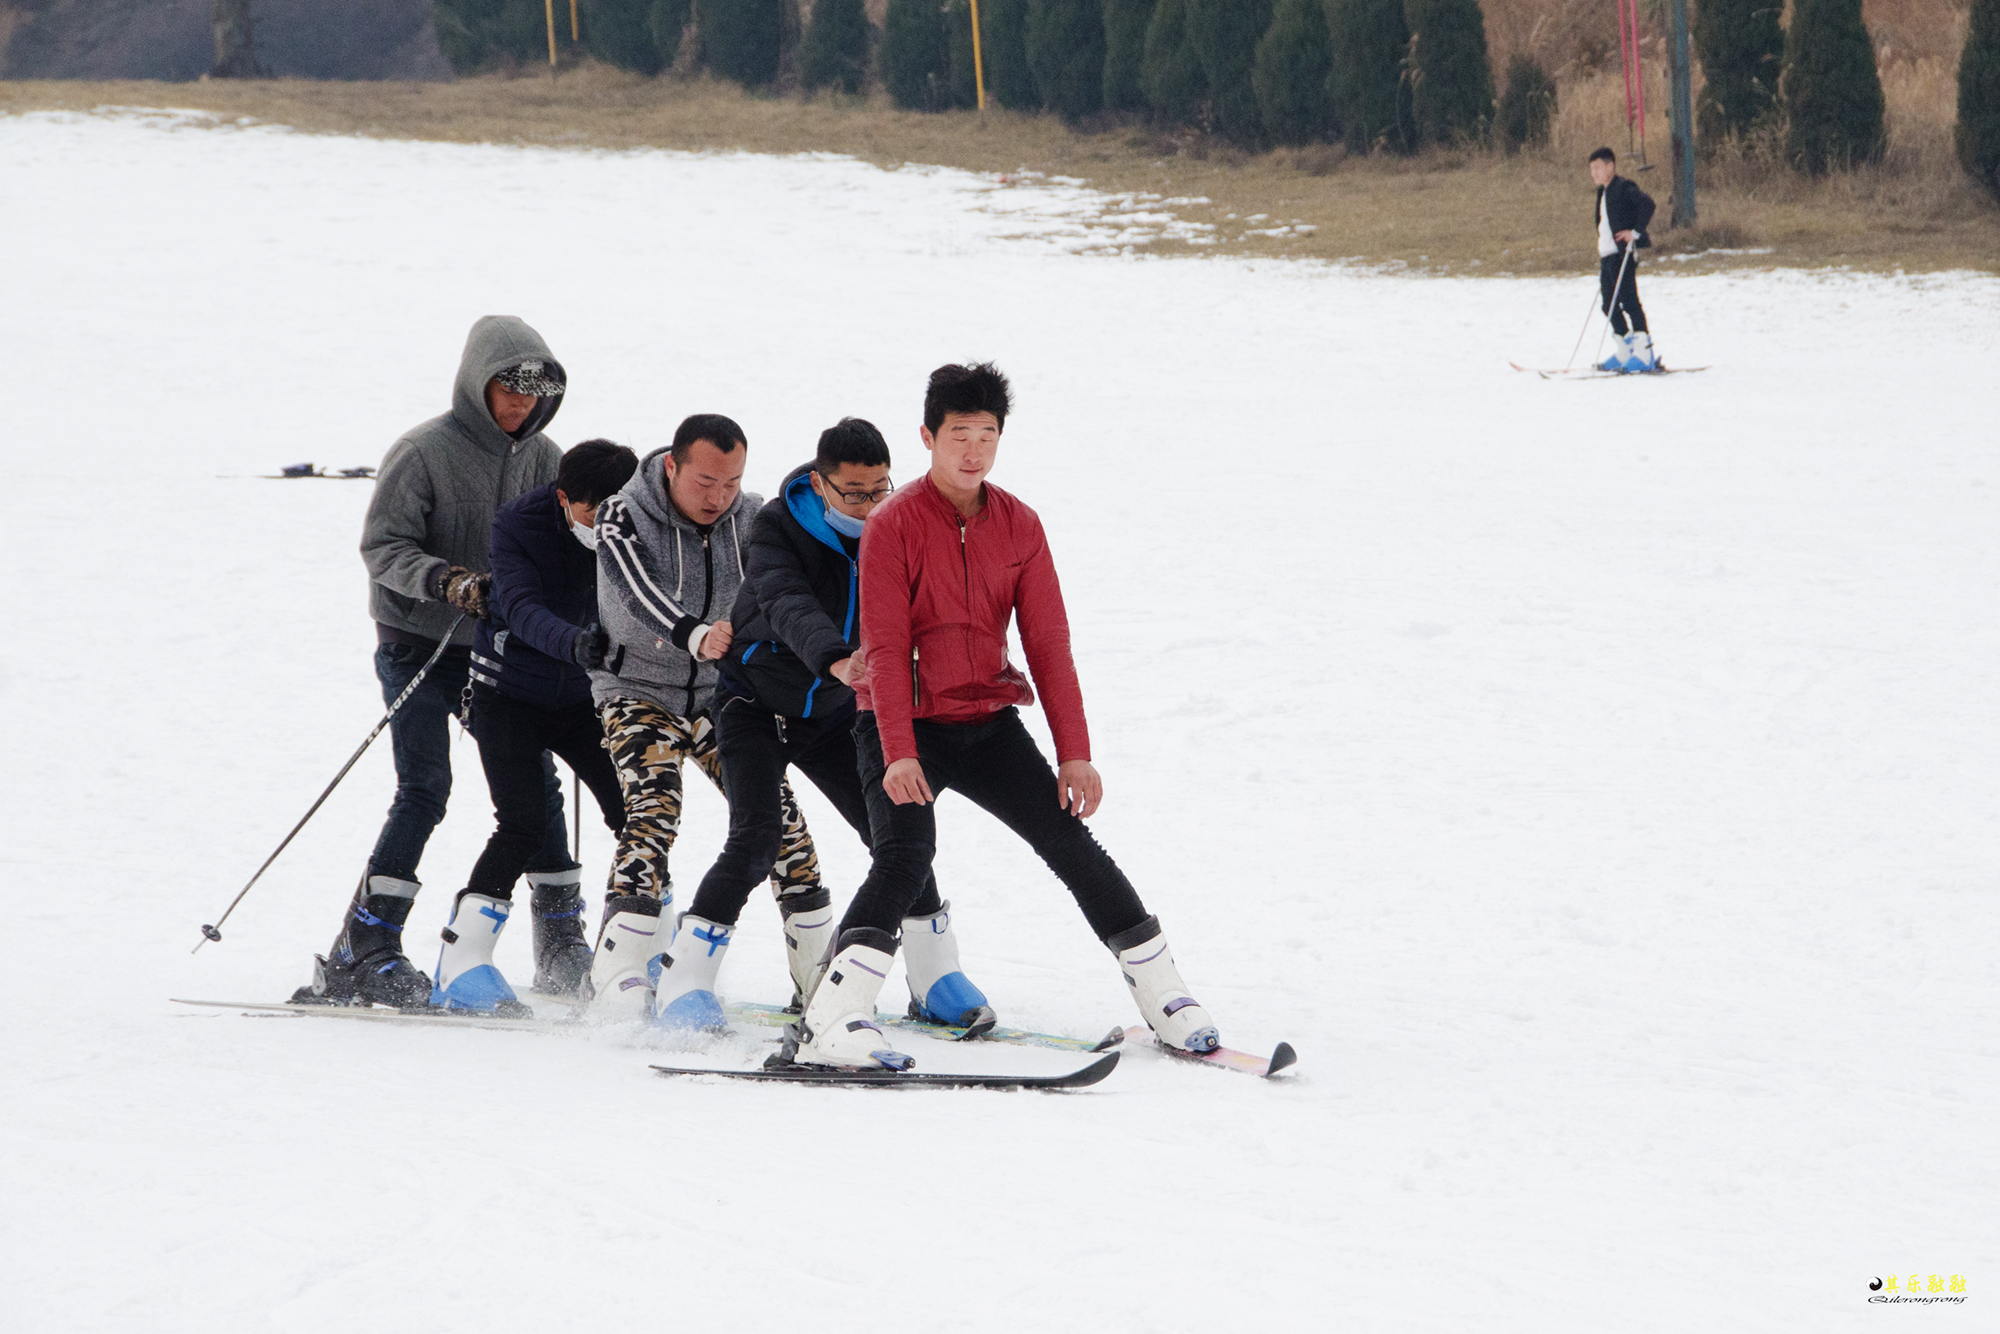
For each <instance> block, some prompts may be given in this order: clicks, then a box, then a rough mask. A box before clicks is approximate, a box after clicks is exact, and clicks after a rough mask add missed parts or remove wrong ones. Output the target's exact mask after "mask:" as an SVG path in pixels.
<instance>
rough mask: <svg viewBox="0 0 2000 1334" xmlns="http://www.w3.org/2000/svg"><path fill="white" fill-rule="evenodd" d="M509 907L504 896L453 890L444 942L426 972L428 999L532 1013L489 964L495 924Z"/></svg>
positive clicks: (449, 1005) (480, 1009)
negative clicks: (428, 976)
mask: <svg viewBox="0 0 2000 1334" xmlns="http://www.w3.org/2000/svg"><path fill="white" fill-rule="evenodd" d="M513 911H514V905H513V904H512V903H511V902H509V901H508V900H506V899H497V898H494V897H493V896H492V895H490V894H475V893H473V892H472V891H471V890H469V889H467V890H461V891H459V895H458V900H457V901H456V902H455V903H453V904H452V907H451V921H450V923H449V924H447V925H446V927H445V929H444V933H443V935H444V944H443V945H442V946H440V947H439V948H438V961H437V968H436V969H434V970H433V971H432V973H431V1004H433V1005H441V1006H443V1007H444V1008H445V1009H447V1010H471V1011H473V1012H475V1013H478V1014H513V1015H527V1014H530V1013H532V1011H530V1010H529V1009H528V1007H527V1006H525V1005H523V1004H521V1001H520V998H519V997H517V996H516V995H515V994H514V988H513V987H511V986H509V985H507V979H506V978H505V977H502V976H501V975H500V970H499V969H498V968H496V967H494V966H493V947H494V946H495V945H497V944H499V943H500V930H501V928H502V927H504V926H506V925H507V916H508V914H509V913H511V912H513Z"/></svg>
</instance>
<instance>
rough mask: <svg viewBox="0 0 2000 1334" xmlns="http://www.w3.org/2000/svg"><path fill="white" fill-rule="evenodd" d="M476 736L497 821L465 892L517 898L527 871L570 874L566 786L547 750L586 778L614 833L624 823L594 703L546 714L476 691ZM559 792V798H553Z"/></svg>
mask: <svg viewBox="0 0 2000 1334" xmlns="http://www.w3.org/2000/svg"><path fill="white" fill-rule="evenodd" d="M472 735H473V737H474V738H475V739H476V740H477V741H478V742H479V763H480V766H481V767H482V768H484V769H485V770H486V787H487V790H488V791H489V792H491V793H492V795H493V815H494V818H495V819H496V820H497V821H498V824H497V825H496V827H495V828H494V830H493V836H492V837H491V838H489V839H487V840H486V849H485V851H483V852H481V853H480V854H479V860H478V861H477V862H475V863H474V864H473V867H472V875H471V877H470V878H469V879H468V880H467V881H466V888H468V889H470V890H472V891H474V892H475V893H479V894H491V895H492V896H494V897H495V898H502V899H505V898H511V897H512V896H513V893H514V882H515V881H516V880H518V879H520V878H521V872H523V871H567V870H572V869H574V868H575V866H576V861H575V859H573V858H572V857H571V856H570V855H569V831H568V830H567V829H565V828H564V827H563V808H562V796H561V793H562V784H561V783H560V782H559V781H557V779H556V776H555V765H554V764H553V763H552V762H551V761H550V759H549V753H550V752H551V751H553V752H554V753H555V754H557V755H560V756H562V758H563V762H564V763H565V764H567V765H569V767H570V768H571V769H573V770H575V772H576V776H577V777H578V778H580V779H582V780H583V785H584V786H585V787H587V788H589V789H590V795H591V796H593V797H595V798H597V806H598V809H599V810H601V811H602V812H603V813H604V823H605V825H606V826H607V827H608V828H609V829H610V830H611V832H612V833H614V834H615V833H617V832H618V831H619V830H620V829H621V828H623V827H624V824H625V799H624V797H623V795H622V794H621V793H620V792H619V789H618V771H617V770H616V769H614V768H613V767H612V764H611V756H610V754H609V753H607V752H606V751H605V749H604V728H603V726H602V725H601V724H600V723H599V722H598V721H597V710H596V709H595V708H593V707H592V706H591V703H590V701H589V700H584V701H583V702H582V703H580V704H574V705H571V706H570V707H569V708H566V709H541V708H537V707H535V706H534V705H532V704H524V703H522V702H521V701H520V700H518V699H513V698H511V697H509V696H507V695H503V694H501V693H500V692H499V691H497V690H493V689H490V688H488V687H486V686H474V687H473V690H472ZM551 787H553V788H554V791H555V794H556V795H555V796H554V797H553V798H551V797H550V795H549V793H550V789H551Z"/></svg>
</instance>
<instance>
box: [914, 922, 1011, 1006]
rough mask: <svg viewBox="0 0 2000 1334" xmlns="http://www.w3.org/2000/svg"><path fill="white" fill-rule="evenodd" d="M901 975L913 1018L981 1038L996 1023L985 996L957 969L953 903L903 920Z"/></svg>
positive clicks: (956, 939)
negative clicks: (907, 984)
mask: <svg viewBox="0 0 2000 1334" xmlns="http://www.w3.org/2000/svg"><path fill="white" fill-rule="evenodd" d="M903 972H904V973H905V974H906V975H907V976H908V978H909V982H910V1018H912V1019H920V1020H922V1021H924V1022H925V1023H931V1024H948V1025H951V1026H953V1027H956V1028H963V1029H966V1030H967V1032H966V1036H967V1037H978V1036H980V1035H981V1034H983V1033H986V1032H987V1031H988V1030H990V1029H991V1028H992V1027H993V1025H994V1024H995V1023H997V1022H998V1020H997V1019H996V1017H995V1016H994V1013H993V1008H992V1007H991V1006H990V1005H988V1004H987V1003H986V993H984V992H983V991H981V990H980V989H979V988H978V987H975V986H974V985H972V979H971V978H969V977H967V976H966V975H965V974H964V972H963V971H961V970H960V968H959V966H958V937H957V936H955V935H953V934H952V930H951V903H950V901H949V900H947V901H946V902H945V905H944V906H943V907H942V908H940V909H938V910H937V911H936V912H934V913H932V914H930V915H929V916H928V917H905V918H904V919H903Z"/></svg>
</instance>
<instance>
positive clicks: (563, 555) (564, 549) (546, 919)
mask: <svg viewBox="0 0 2000 1334" xmlns="http://www.w3.org/2000/svg"><path fill="white" fill-rule="evenodd" d="M638 466H639V460H638V458H637V457H635V456H634V455H633V453H632V451H631V450H629V449H627V448H625V447H624V446H623V445H617V444H613V443H612V442H611V441H609V440H586V441H584V442H583V443H582V444H580V445H577V446H575V447H574V448H572V449H570V450H569V452H567V453H566V454H564V455H563V456H562V464H561V466H560V467H558V468H557V469H556V480H555V481H554V482H553V483H551V484H550V485H548V486H538V487H536V488H535V489H534V490H533V491H530V492H528V494H526V495H525V496H522V497H521V498H520V499H518V500H513V501H509V502H508V503H507V504H505V505H503V506H501V507H500V512H499V513H498V514H497V515H495V516H494V519H493V589H492V592H491V594H490V595H489V597H488V602H489V604H490V605H489V607H488V611H487V615H486V617H485V618H484V619H483V620H481V621H480V622H479V630H478V638H477V639H476V640H475V641H474V643H473V649H472V735H473V736H474V737H475V738H477V740H478V742H479V762H480V764H481V766H482V767H484V768H485V770H486V786H487V790H488V791H489V792H490V793H491V794H492V796H493V813H494V816H495V819H496V822H497V824H496V827H495V829H494V830H493V835H492V837H491V838H489V839H488V840H487V841H486V849H485V851H484V852H482V853H480V855H479V860H478V862H477V863H475V864H474V866H473V868H472V874H471V875H470V876H469V877H468V878H467V880H466V887H465V888H464V889H462V890H460V891H459V895H458V900H457V902H456V903H455V904H453V906H452V914H451V923H450V925H448V926H447V927H446V928H445V931H444V946H443V948H442V949H440V950H439V951H438V963H437V971H436V974H435V976H434V978H433V986H434V990H433V991H432V992H431V1003H432V1004H433V1005H442V1006H445V1007H447V1008H450V1009H463V1010H480V1011H494V1010H502V1011H506V1010H512V1009H514V1008H515V1007H517V1006H518V1005H519V1001H518V999H517V998H516V997H515V995H514V989H513V987H511V986H509V985H508V983H507V979H506V978H505V977H504V976H503V975H502V974H501V972H500V970H499V969H498V968H496V967H495V966H494V964H493V947H494V946H495V945H496V944H498V943H499V939H500V930H501V928H502V927H504V926H506V925H507V918H508V916H509V914H510V913H511V912H512V911H513V901H514V882H515V881H516V880H518V879H519V878H520V876H521V872H522V871H523V870H524V869H527V872H528V885H529V889H530V891H531V897H530V901H529V910H530V911H531V912H532V913H533V920H534V929H535V935H534V958H535V988H536V989H537V990H539V991H549V992H554V993H556V994H558V995H571V994H574V993H575V992H577V991H578V990H580V989H581V988H582V986H583V980H584V978H585V977H587V976H588V975H589V973H590V944H589V942H588V940H587V939H586V938H585V936H584V931H583V897H582V894H581V892H580V891H579V888H578V886H579V884H580V882H581V880H582V871H581V870H580V869H579V868H578V867H577V866H576V864H575V862H574V860H573V859H572V858H571V857H570V856H569V855H568V854H567V853H566V852H565V851H564V850H563V849H561V848H558V849H556V850H555V851H556V852H557V853H558V854H560V855H559V856H558V857H556V858H551V857H550V856H549V854H548V851H547V848H546V845H547V841H548V839H547V834H548V831H547V828H546V826H547V819H548V814H547V813H548V795H547V791H546V788H545V783H544V775H543V771H542V765H543V756H544V754H545V753H547V752H554V753H555V754H557V755H559V756H561V757H562V759H563V762H564V763H565V764H567V765H569V767H570V769H571V771H572V772H573V773H575V774H576V776H577V777H578V778H579V779H581V780H582V782H583V784H584V786H585V787H588V788H589V789H590V794H591V795H592V796H593V797H595V798H596V799H597V805H598V809H599V810H600V811H602V812H603V815H604V823H605V824H606V825H607V826H608V827H609V828H610V830H611V832H612V833H613V834H616V833H617V832H618V831H619V830H620V829H621V828H623V826H624V823H625V799H624V796H623V794H622V793H621V792H620V791H619V788H618V771H617V769H615V768H614V767H613V766H612V763H611V757H610V755H608V754H607V753H606V752H605V749H604V727H603V725H602V724H601V723H600V722H599V721H598V718H597V710H596V709H595V708H594V707H593V706H592V705H591V702H590V677H589V675H588V674H587V672H586V669H587V668H591V667H597V666H601V665H602V664H603V662H604V654H605V649H606V644H607V637H606V635H605V632H604V627H603V626H601V625H599V624H598V623H597V556H596V549H597V533H596V528H595V525H596V522H597V508H598V505H599V503H600V502H602V501H603V500H605V499H606V498H608V497H609V496H611V495H613V494H614V493H616V492H617V490H618V488H619V487H621V486H623V485H625V483H626V481H627V480H628V479H630V477H631V476H632V473H633V471H634V470H635V469H636V468H637V467H638ZM551 860H555V861H557V862H558V863H559V864H557V865H554V866H550V865H548V863H549V862H550V861H551Z"/></svg>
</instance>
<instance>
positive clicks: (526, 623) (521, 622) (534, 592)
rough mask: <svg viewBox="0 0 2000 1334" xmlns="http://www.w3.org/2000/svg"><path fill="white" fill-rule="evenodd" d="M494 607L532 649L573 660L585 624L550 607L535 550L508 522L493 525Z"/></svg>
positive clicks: (565, 539)
mask: <svg viewBox="0 0 2000 1334" xmlns="http://www.w3.org/2000/svg"><path fill="white" fill-rule="evenodd" d="M563 540H564V541H569V540H571V539H569V538H568V537H565V538H564V539H563ZM493 606H494V609H495V610H497V611H498V612H499V613H500V619H501V621H502V622H504V623H505V624H506V626H507V628H508V629H509V630H511V631H513V633H514V634H515V636H516V637H518V638H519V639H521V640H522V641H523V642H524V643H526V644H527V645H528V646H529V647H530V648H533V649H538V650H540V651H541V652H543V653H546V654H548V655H549V656H550V657H551V658H554V659H555V660H556V661H557V662H568V661H569V660H570V656H569V655H570V648H571V646H572V645H574V644H575V642H576V632H577V631H578V630H579V629H581V628H582V627H581V626H575V625H571V624H570V623H569V622H568V621H565V620H564V619H563V618H562V617H560V616H558V615H556V614H555V613H554V612H552V611H550V610H549V603H548V593H547V591H546V588H545V586H544V584H543V581H542V571H541V569H540V567H539V566H537V565H536V564H535V559H534V554H533V552H532V551H530V550H529V548H528V545H527V543H525V542H523V541H522V535H521V533H520V532H519V531H518V530H517V529H516V527H515V525H514V524H511V523H507V522H504V521H502V522H499V523H496V524H494V525H493Z"/></svg>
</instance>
